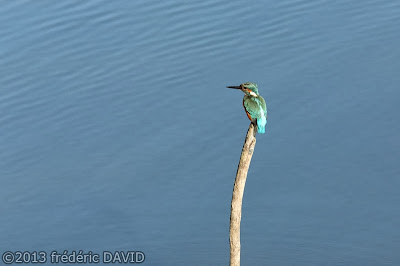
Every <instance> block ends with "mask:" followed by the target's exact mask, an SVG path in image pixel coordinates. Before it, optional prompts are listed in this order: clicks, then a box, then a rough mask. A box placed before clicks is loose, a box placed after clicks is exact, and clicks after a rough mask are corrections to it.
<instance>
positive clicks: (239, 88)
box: [227, 86, 242, 90]
mask: <svg viewBox="0 0 400 266" xmlns="http://www.w3.org/2000/svg"><path fill="white" fill-rule="evenodd" d="M227 88H230V89H238V90H241V89H242V87H241V86H228V87H227Z"/></svg>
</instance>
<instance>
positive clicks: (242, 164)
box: [229, 123, 257, 266]
mask: <svg viewBox="0 0 400 266" xmlns="http://www.w3.org/2000/svg"><path fill="white" fill-rule="evenodd" d="M256 133H257V130H256V129H255V126H254V124H253V123H251V124H250V126H249V130H248V131H247V135H246V139H245V141H244V145H243V149H242V155H241V156H240V161H239V165H238V169H237V173H236V179H235V185H234V186H233V193H232V204H231V224H230V228H229V242H230V251H231V253H230V265H231V266H240V221H241V219H242V201H243V193H244V186H245V185H246V178H247V172H248V170H249V166H250V162H251V157H252V156H253V152H254V147H255V145H256Z"/></svg>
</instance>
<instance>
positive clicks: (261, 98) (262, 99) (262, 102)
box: [257, 96, 267, 117]
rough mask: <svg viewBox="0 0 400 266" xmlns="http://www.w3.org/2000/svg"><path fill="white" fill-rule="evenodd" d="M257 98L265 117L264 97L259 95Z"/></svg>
mask: <svg viewBox="0 0 400 266" xmlns="http://www.w3.org/2000/svg"><path fill="white" fill-rule="evenodd" d="M257 98H258V100H259V101H260V104H261V107H262V109H263V110H264V113H265V117H267V105H266V104H265V100H264V98H263V97H261V96H258V97H257Z"/></svg>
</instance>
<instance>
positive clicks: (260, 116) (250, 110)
mask: <svg viewBox="0 0 400 266" xmlns="http://www.w3.org/2000/svg"><path fill="white" fill-rule="evenodd" d="M227 88H230V89H238V90H241V91H243V92H244V94H245V95H244V97H243V107H244V110H245V111H246V114H247V117H248V118H249V119H250V121H251V122H252V123H253V124H254V125H256V126H257V132H258V133H261V134H264V133H265V125H266V124H267V105H266V104H265V100H264V98H263V97H261V96H260V94H259V93H258V86H257V84H256V83H252V82H246V83H243V84H240V85H239V86H227Z"/></svg>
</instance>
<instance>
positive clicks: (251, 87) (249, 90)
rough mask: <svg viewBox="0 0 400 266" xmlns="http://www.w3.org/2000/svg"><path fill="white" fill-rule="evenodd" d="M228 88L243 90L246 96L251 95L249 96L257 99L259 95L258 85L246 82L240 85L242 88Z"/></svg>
mask: <svg viewBox="0 0 400 266" xmlns="http://www.w3.org/2000/svg"><path fill="white" fill-rule="evenodd" d="M227 88H230V89H238V90H241V91H243V92H244V93H245V94H246V95H249V96H254V97H257V96H258V95H259V94H258V87H257V84H255V83H252V82H246V83H243V84H240V86H228V87H227Z"/></svg>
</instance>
